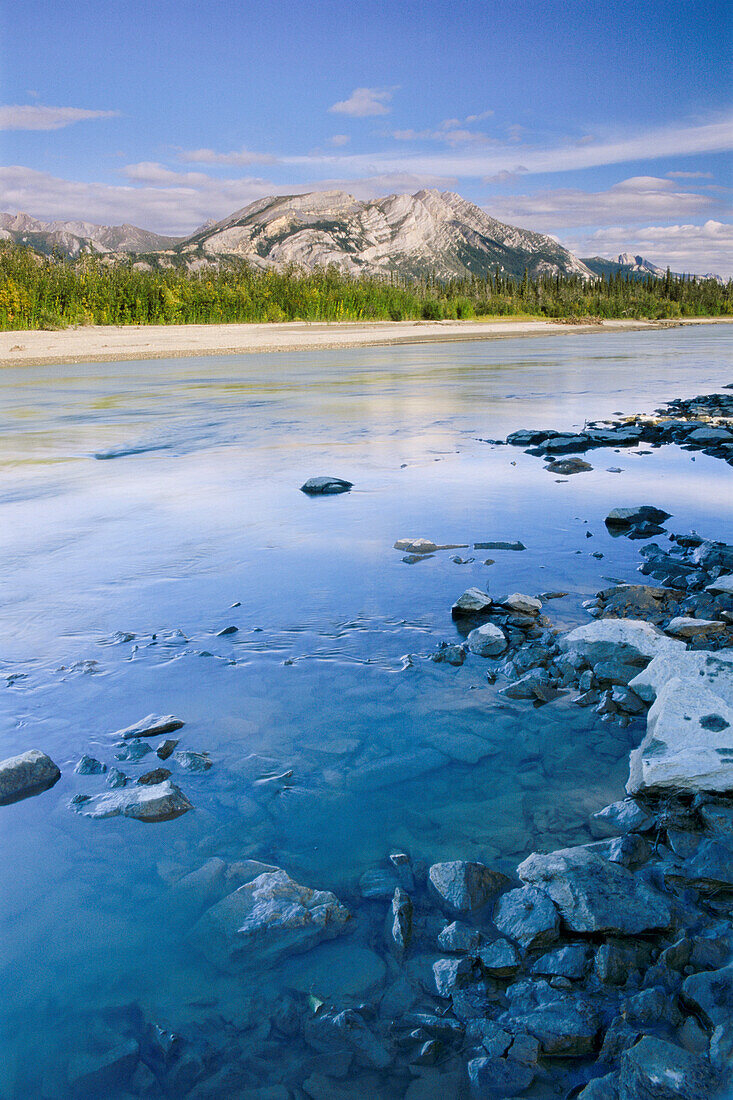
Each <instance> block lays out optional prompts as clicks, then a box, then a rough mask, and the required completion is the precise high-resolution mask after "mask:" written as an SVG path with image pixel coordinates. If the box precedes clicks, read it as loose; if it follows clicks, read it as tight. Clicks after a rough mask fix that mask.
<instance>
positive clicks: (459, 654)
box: [430, 643, 466, 668]
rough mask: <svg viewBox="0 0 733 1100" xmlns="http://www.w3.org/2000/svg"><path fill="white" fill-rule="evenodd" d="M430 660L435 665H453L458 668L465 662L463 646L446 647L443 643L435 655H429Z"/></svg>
mask: <svg viewBox="0 0 733 1100" xmlns="http://www.w3.org/2000/svg"><path fill="white" fill-rule="evenodd" d="M430 660H431V661H435V663H436V665H439V664H445V665H453V666H454V667H455V668H460V666H461V665H462V664H463V662H464V661H465V660H466V649H465V646H462V645H446V644H445V643H443V644H441V645H439V646H438V648H437V650H436V651H435V653H431V654H430Z"/></svg>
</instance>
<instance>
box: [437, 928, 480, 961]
mask: <svg viewBox="0 0 733 1100" xmlns="http://www.w3.org/2000/svg"><path fill="white" fill-rule="evenodd" d="M483 939H484V937H483V935H482V934H481V932H479V931H478V929H476V928H471V927H470V925H468V924H464V923H463V922H462V921H458V920H454V921H453V923H452V924H446V926H445V928H444V929H443V930H442V931H441V932H440V933H439V934H438V943H439V945H440V947H442V949H443V950H444V951H454V952H455V953H456V954H458V955H475V954H476V953H477V952H478V949H479V947H480V946H481V944H482V943H483Z"/></svg>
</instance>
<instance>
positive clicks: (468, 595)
mask: <svg viewBox="0 0 733 1100" xmlns="http://www.w3.org/2000/svg"><path fill="white" fill-rule="evenodd" d="M492 602H493V601H492V599H491V596H489V594H488V592H483V591H482V590H481V589H480V588H475V587H474V588H467V589H466V591H465V592H464V593H463V595H462V596H459V597H458V599H457V600H456V602H455V603H454V604H453V607H452V608H451V613H452V615H453V618H454V619H457V618H460V616H462V615H480V614H481V613H482V612H484V611H488V610H489V608H490V607H491V605H492Z"/></svg>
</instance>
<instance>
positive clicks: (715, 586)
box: [705, 573, 733, 596]
mask: <svg viewBox="0 0 733 1100" xmlns="http://www.w3.org/2000/svg"><path fill="white" fill-rule="evenodd" d="M705 591H706V592H722V593H723V594H724V595H726V596H733V573H726V574H725V576H723V577H718V579H717V580H716V581H713V583H712V584H709V585H708V586H707V588H706V589H705Z"/></svg>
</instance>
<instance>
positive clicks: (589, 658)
mask: <svg viewBox="0 0 733 1100" xmlns="http://www.w3.org/2000/svg"><path fill="white" fill-rule="evenodd" d="M558 644H559V646H560V649H561V650H562V651H563V652H564V653H566V654H567V655H568V657H569V658H570V659H571V660H572V659H573V658H575V659H579V660H583V661H585V662H586V663H587V664H590V665H596V664H598V662H599V661H619V662H621V663H623V664H635V663H639V664H643V663H644V661H648V660H651V659H652V658H654V657H657V656H659V655H660V654H665V655H669V656H672V655H674V656H676V655H677V654H678V653H684V651H685V643H684V642H681V641H678V640H677V639H675V638H668V637H667V635H666V634H664V633H663V632H662V631H661V630H659V629H658V628H657V627H656V626H653V625H652V624H651V623H647V622H644V621H643V620H642V619H600V620H597V621H596V622H592V623H586V624H585V625H584V626H578V627H576V628H575V629H574V630H571V631H569V632H568V633H567V634H565V635H563V636H562V637H560V638H559V639H558ZM632 687H633V684H632Z"/></svg>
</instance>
